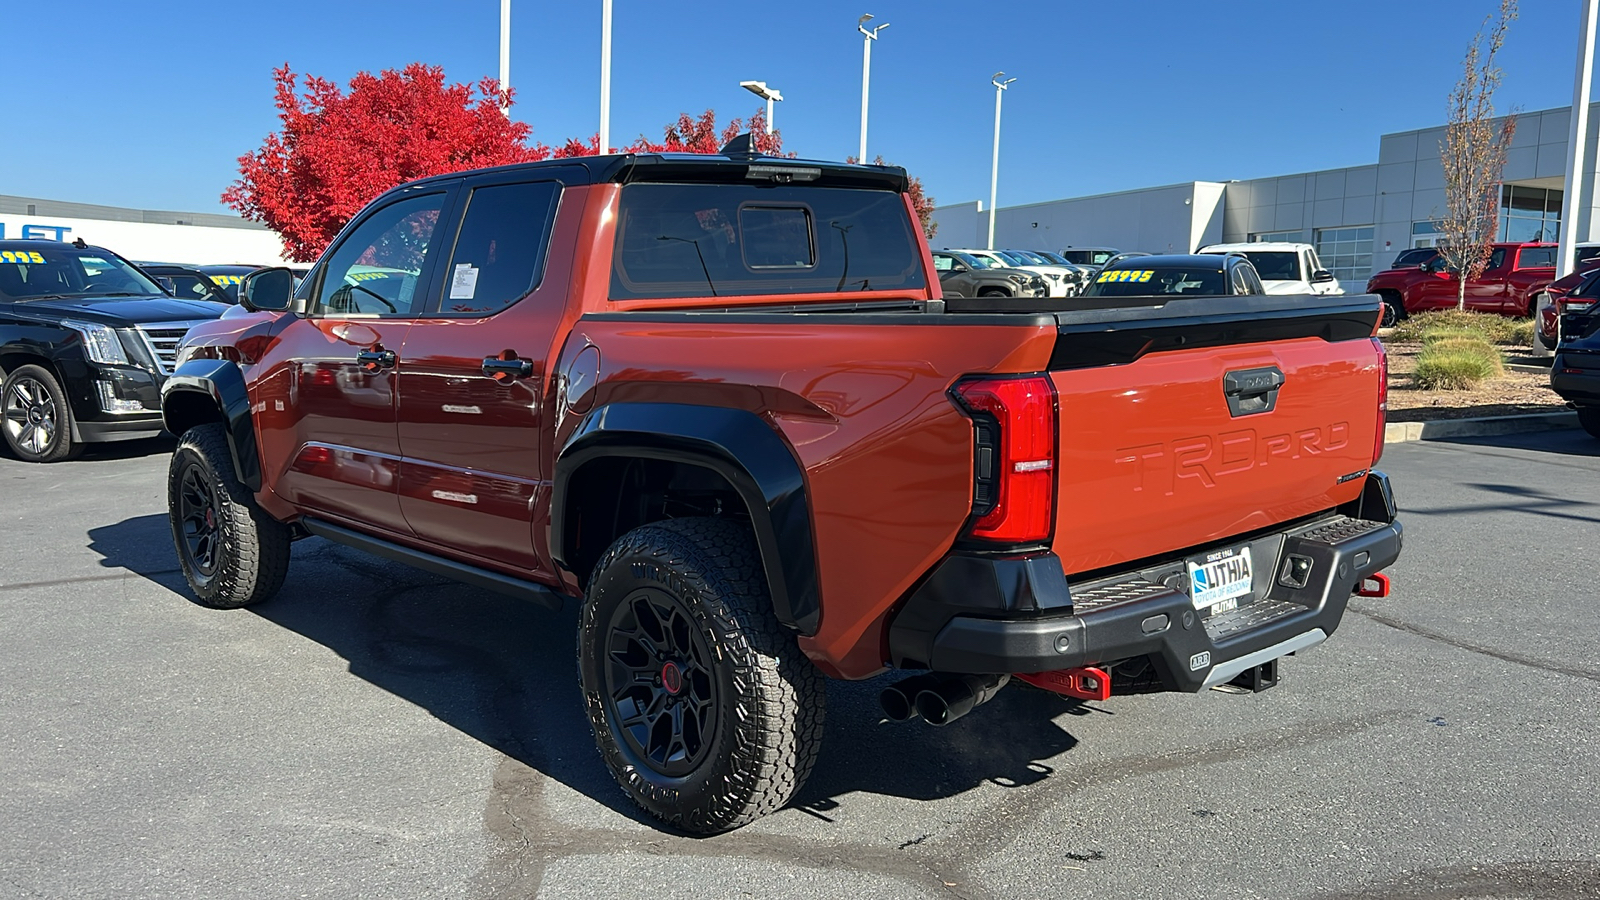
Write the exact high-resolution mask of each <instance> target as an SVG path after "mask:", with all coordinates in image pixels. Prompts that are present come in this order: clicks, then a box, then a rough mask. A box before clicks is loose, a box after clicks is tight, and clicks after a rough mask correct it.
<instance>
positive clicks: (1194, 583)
mask: <svg viewBox="0 0 1600 900" xmlns="http://www.w3.org/2000/svg"><path fill="white" fill-rule="evenodd" d="M1184 565H1185V568H1186V569H1187V570H1188V574H1189V602H1191V603H1193V604H1194V608H1195V609H1197V610H1202V611H1204V612H1205V613H1206V614H1207V615H1217V614H1220V613H1224V612H1228V611H1231V610H1234V609H1237V608H1238V607H1239V606H1241V605H1242V604H1245V603H1248V602H1250V599H1251V598H1252V597H1253V596H1254V594H1255V565H1254V560H1252V559H1251V558H1250V547H1249V545H1248V544H1246V545H1244V546H1240V547H1228V548H1225V549H1222V550H1217V551H1215V552H1213V553H1208V554H1206V555H1205V556H1195V557H1190V558H1189V559H1187V560H1185V561H1184Z"/></svg>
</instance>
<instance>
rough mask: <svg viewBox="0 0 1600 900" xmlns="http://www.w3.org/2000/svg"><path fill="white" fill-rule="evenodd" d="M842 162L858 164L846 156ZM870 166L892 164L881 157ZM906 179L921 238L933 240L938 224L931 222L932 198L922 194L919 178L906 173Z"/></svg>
mask: <svg viewBox="0 0 1600 900" xmlns="http://www.w3.org/2000/svg"><path fill="white" fill-rule="evenodd" d="M844 161H845V162H847V163H854V162H859V160H857V159H856V158H855V157H854V156H847V157H845V158H844ZM872 164H873V165H875V166H888V165H893V163H886V162H884V161H883V157H881V156H880V157H878V158H877V159H874V160H873V161H872ZM907 178H908V181H909V182H910V187H908V188H907V189H906V193H908V194H910V195H911V208H912V209H915V210H916V211H917V221H919V222H921V223H922V234H923V236H924V237H926V238H927V239H928V240H930V241H931V240H933V234H934V232H936V231H938V230H939V223H938V222H935V221H933V203H934V201H933V198H932V197H929V196H928V195H927V194H924V193H923V192H922V179H921V178H918V177H917V176H915V175H911V174H910V173H907Z"/></svg>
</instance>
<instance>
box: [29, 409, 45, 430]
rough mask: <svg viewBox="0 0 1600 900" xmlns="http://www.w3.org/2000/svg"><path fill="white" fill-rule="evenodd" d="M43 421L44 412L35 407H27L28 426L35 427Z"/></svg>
mask: <svg viewBox="0 0 1600 900" xmlns="http://www.w3.org/2000/svg"><path fill="white" fill-rule="evenodd" d="M43 421H44V410H42V409H40V408H39V407H37V406H30V407H28V424H29V425H37V424H39V423H40V422H43Z"/></svg>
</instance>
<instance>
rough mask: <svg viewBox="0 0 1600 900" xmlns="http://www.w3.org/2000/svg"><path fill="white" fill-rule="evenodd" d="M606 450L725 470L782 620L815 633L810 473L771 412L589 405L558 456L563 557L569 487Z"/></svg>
mask: <svg viewBox="0 0 1600 900" xmlns="http://www.w3.org/2000/svg"><path fill="white" fill-rule="evenodd" d="M603 457H640V458H646V459H663V460H669V461H673V462H684V463H690V464H693V465H699V466H704V467H706V468H709V469H712V470H714V471H716V472H717V473H719V474H720V475H722V477H723V478H725V479H727V481H728V483H729V484H732V485H733V487H734V490H736V491H737V492H738V493H739V496H740V497H741V498H742V499H743V500H744V503H745V506H746V507H747V508H748V509H749V511H750V519H751V524H752V526H753V529H754V531H755V538H756V546H757V548H758V549H759V550H760V552H761V563H762V567H763V569H764V570H765V572H766V576H767V584H768V585H769V588H770V590H771V593H772V603H773V608H774V611H775V612H776V613H777V616H778V619H779V621H781V622H783V623H784V624H786V625H788V626H790V627H792V628H795V629H798V630H799V631H800V632H802V633H804V634H814V633H815V632H816V630H817V625H818V622H819V621H820V619H821V601H820V595H819V590H818V583H817V564H816V550H815V542H814V539H813V537H812V533H811V510H810V503H809V500H808V499H807V496H806V485H805V473H804V470H803V469H802V467H801V465H800V463H799V461H798V460H797V459H796V458H795V456H794V453H793V452H792V451H791V450H790V449H789V446H788V445H787V444H786V443H784V441H783V439H782V438H781V437H779V436H778V433H777V432H776V431H775V430H773V428H772V427H771V426H770V425H768V424H767V423H766V421H765V420H763V419H762V418H761V417H760V416H757V415H756V414H755V413H752V412H749V411H747V410H743V409H729V408H724V407H716V406H693V405H689V404H682V403H612V404H608V405H606V406H602V407H599V408H598V409H595V410H593V411H591V412H590V413H589V414H588V415H586V416H585V417H584V419H583V421H582V422H581V423H580V424H579V425H578V428H577V429H576V430H575V431H574V432H573V433H572V436H571V437H570V438H568V440H567V442H566V445H565V446H564V447H562V449H561V452H560V454H559V456H558V457H557V459H556V465H555V484H554V487H553V493H552V496H551V523H550V546H551V549H552V551H553V553H554V554H555V555H556V557H557V561H558V562H561V563H562V564H563V565H566V561H565V560H564V559H562V556H563V555H564V552H565V548H566V534H565V530H566V522H565V519H566V515H565V510H566V508H567V490H568V487H569V486H570V484H571V482H572V478H573V476H574V475H575V474H576V473H577V472H578V470H579V469H581V468H582V467H583V466H584V465H585V464H586V463H589V462H591V461H593V460H596V459H600V458H603Z"/></svg>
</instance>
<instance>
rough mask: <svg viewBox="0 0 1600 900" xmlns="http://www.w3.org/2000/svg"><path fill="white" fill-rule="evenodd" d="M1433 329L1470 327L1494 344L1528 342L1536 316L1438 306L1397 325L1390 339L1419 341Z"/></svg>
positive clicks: (1471, 330) (1407, 341)
mask: <svg viewBox="0 0 1600 900" xmlns="http://www.w3.org/2000/svg"><path fill="white" fill-rule="evenodd" d="M1430 331H1470V332H1472V333H1474V334H1478V335H1482V336H1483V338H1484V339H1485V340H1487V341H1488V342H1489V343H1491V344H1522V345H1527V344H1529V343H1530V342H1531V341H1532V340H1533V320H1532V319H1509V318H1507V317H1505V316H1497V315H1495V314H1494V313H1480V312H1459V311H1457V310H1453V309H1443V310H1435V311H1433V312H1423V313H1417V314H1416V315H1414V316H1412V317H1410V318H1408V319H1406V320H1405V321H1403V322H1401V323H1400V324H1398V325H1396V326H1395V327H1394V330H1393V332H1391V333H1390V335H1389V340H1391V341H1396V342H1405V343H1416V342H1418V341H1422V340H1423V339H1424V337H1425V335H1427V333H1428V332H1430Z"/></svg>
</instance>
